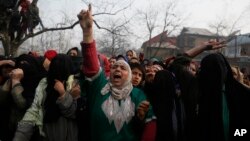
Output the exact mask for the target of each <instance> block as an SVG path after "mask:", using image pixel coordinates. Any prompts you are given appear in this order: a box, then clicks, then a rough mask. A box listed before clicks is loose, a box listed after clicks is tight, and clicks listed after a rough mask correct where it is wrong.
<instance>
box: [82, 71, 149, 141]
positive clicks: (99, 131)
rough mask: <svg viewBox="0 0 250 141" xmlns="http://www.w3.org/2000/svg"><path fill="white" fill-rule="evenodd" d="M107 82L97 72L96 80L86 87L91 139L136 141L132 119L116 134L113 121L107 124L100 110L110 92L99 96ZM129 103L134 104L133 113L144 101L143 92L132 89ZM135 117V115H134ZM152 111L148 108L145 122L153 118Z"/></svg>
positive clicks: (102, 75)
mask: <svg viewBox="0 0 250 141" xmlns="http://www.w3.org/2000/svg"><path fill="white" fill-rule="evenodd" d="M107 82H108V81H107V80H106V78H105V75H104V73H103V72H99V74H98V75H97V77H96V78H94V80H93V81H91V82H90V85H89V86H88V93H87V95H88V100H89V102H90V120H91V122H90V125H91V139H92V140H93V141H111V140H112V141H137V140H139V137H138V135H136V133H135V132H134V130H133V126H134V124H132V122H133V119H132V120H130V122H129V123H128V124H127V123H126V122H125V123H124V124H123V126H122V129H121V130H120V132H118V133H117V131H116V128H115V125H114V121H112V122H111V123H110V122H109V120H108V118H107V117H106V115H105V114H104V112H103V110H102V104H103V102H104V101H105V100H106V99H107V98H109V96H110V94H111V93H110V92H109V93H108V94H106V95H102V94H101V90H102V88H103V87H104V86H105V85H106V84H107ZM130 97H131V101H132V102H133V103H134V104H135V109H134V112H135V113H136V109H137V107H138V106H139V104H140V102H142V101H144V100H146V96H145V94H144V93H143V91H141V90H139V89H137V88H133V90H132V92H131V93H130ZM135 115H136V114H135ZM153 116H154V115H153V111H152V108H151V107H150V109H149V111H148V113H147V115H146V118H145V121H147V120H150V119H152V118H153Z"/></svg>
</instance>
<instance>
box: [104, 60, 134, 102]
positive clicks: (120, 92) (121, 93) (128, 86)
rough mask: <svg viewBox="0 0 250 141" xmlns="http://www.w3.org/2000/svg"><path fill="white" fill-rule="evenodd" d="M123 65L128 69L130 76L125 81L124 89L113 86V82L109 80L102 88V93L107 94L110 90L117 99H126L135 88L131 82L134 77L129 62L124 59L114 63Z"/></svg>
mask: <svg viewBox="0 0 250 141" xmlns="http://www.w3.org/2000/svg"><path fill="white" fill-rule="evenodd" d="M118 64H119V65H122V66H125V68H126V70H127V71H128V77H127V80H126V81H125V82H124V84H123V86H122V89H118V88H116V87H114V86H113V84H112V83H111V81H109V82H108V83H107V84H106V85H105V86H104V87H103V88H102V90H101V93H102V95H105V94H107V93H108V92H109V91H111V95H112V96H113V97H114V98H115V99H118V100H120V99H125V98H126V97H127V96H129V94H130V92H131V91H132V89H133V86H132V83H131V79H132V73H131V69H130V67H129V64H128V63H127V62H126V61H124V60H118V61H116V62H115V63H114V65H118ZM110 76H111V77H110V80H111V79H112V74H110Z"/></svg>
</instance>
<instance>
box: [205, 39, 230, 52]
mask: <svg viewBox="0 0 250 141" xmlns="http://www.w3.org/2000/svg"><path fill="white" fill-rule="evenodd" d="M204 45H205V46H206V50H216V49H220V48H223V47H225V46H226V43H225V42H224V41H220V42H218V41H216V40H210V41H208V42H205V43H204Z"/></svg>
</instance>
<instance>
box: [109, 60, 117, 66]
mask: <svg viewBox="0 0 250 141" xmlns="http://www.w3.org/2000/svg"><path fill="white" fill-rule="evenodd" d="M115 62H116V59H114V58H111V59H109V64H110V68H111V67H112V65H113V64H114V63H115Z"/></svg>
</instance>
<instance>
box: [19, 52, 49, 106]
mask: <svg viewBox="0 0 250 141" xmlns="http://www.w3.org/2000/svg"><path fill="white" fill-rule="evenodd" d="M39 61H40V60H38V59H37V58H36V57H33V56H31V55H28V54H23V55H20V56H19V57H17V58H16V64H15V67H16V68H21V69H22V70H23V73H24V77H23V79H22V80H21V84H22V86H23V88H24V91H23V92H22V95H23V97H24V98H25V99H26V101H27V106H30V105H31V104H32V101H33V99H34V95H35V90H36V87H37V85H38V83H39V81H40V80H41V79H42V78H43V77H44V76H45V75H46V73H45V72H44V70H43V68H42V65H41V62H39Z"/></svg>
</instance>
